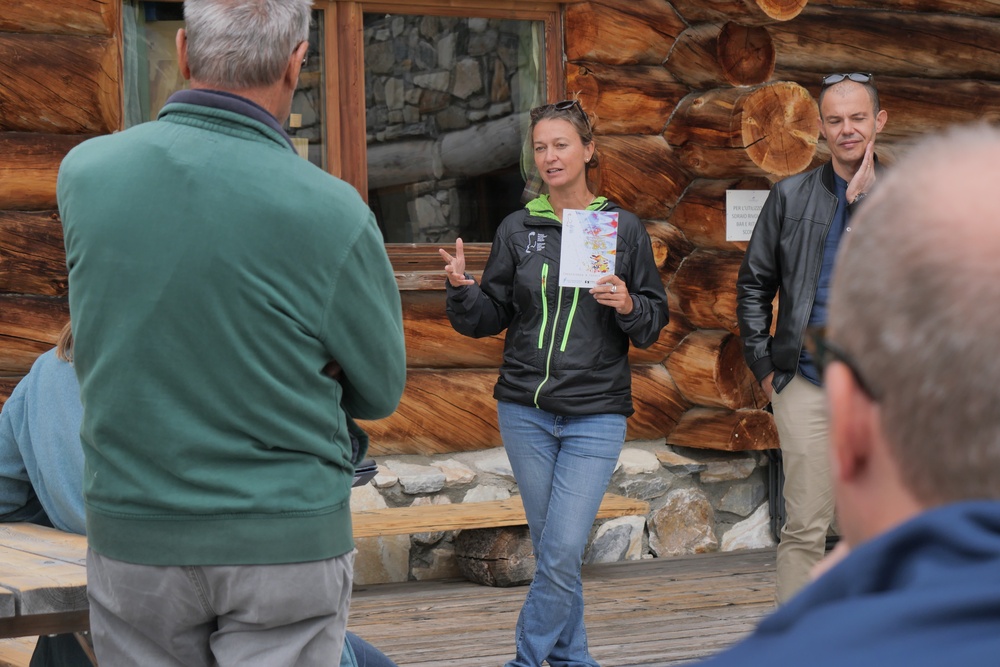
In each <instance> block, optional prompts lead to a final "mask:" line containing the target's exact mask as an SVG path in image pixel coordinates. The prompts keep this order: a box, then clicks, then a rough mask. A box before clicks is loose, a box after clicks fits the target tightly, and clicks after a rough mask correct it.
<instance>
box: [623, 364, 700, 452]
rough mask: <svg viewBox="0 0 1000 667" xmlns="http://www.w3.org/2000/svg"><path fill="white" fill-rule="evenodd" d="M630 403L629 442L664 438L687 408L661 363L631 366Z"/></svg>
mask: <svg viewBox="0 0 1000 667" xmlns="http://www.w3.org/2000/svg"><path fill="white" fill-rule="evenodd" d="M632 404H633V405H634V406H635V414H634V415H632V416H631V417H629V420H628V435H627V437H628V439H629V440H656V439H659V438H662V437H664V436H666V434H667V433H669V432H670V431H672V430H673V429H674V427H675V426H676V424H677V422H678V420H679V419H680V417H681V415H682V414H684V411H685V410H686V409H687V408H688V407H689V405H690V404H689V403H688V402H687V401H686V400H684V396H682V395H681V393H680V391H678V390H677V385H676V384H674V380H673V378H672V377H670V371H668V370H667V369H666V368H664V367H663V365H662V364H650V365H642V366H633V367H632Z"/></svg>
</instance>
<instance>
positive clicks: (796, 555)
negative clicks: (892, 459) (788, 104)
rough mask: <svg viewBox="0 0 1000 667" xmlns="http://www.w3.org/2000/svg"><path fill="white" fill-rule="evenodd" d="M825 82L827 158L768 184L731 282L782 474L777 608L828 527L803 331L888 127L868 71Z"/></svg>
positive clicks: (817, 395) (870, 181) (820, 321)
mask: <svg viewBox="0 0 1000 667" xmlns="http://www.w3.org/2000/svg"><path fill="white" fill-rule="evenodd" d="M822 84H823V85H822V89H821V90H820V94H819V112H820V134H822V135H823V137H824V138H825V139H826V143H827V145H828V147H829V150H830V161H829V162H827V163H826V164H824V165H822V166H820V167H817V168H816V169H813V170H811V171H808V172H805V173H802V174H797V175H795V176H792V177H789V178H786V179H785V180H783V181H781V182H779V183H777V184H775V186H774V187H773V188H772V190H771V193H770V195H769V196H768V198H767V200H766V201H765V202H764V207H763V209H762V210H761V212H760V215H759V217H758V218H757V224H756V226H755V227H754V232H753V235H752V237H751V239H750V243H749V246H748V247H747V252H746V255H745V257H744V260H743V265H742V266H741V267H740V272H739V278H738V279H737V284H736V289H737V317H738V319H739V325H740V335H741V336H742V338H743V354H744V358H745V359H746V362H747V365H748V366H749V367H750V369H751V371H752V372H753V374H754V376H755V377H756V378H757V380H758V381H759V382H760V384H761V387H762V389H763V390H764V393H765V394H766V395H767V397H768V399H769V400H770V401H771V406H772V409H773V411H774V418H775V423H776V425H777V428H778V440H779V444H780V446H781V454H782V460H783V466H784V473H785V482H784V499H785V524H784V526H783V527H782V530H781V539H780V542H779V544H778V556H777V558H778V566H777V568H778V582H777V594H776V598H777V600H778V602H785V601H787V600H788V599H790V598H791V597H792V596H793V595H794V594H795V592H796V591H798V590H799V589H800V588H801V587H802V586H803V585H805V583H806V582H807V581H808V579H809V570H810V569H811V568H812V567H813V566H814V565H815V564H816V563H817V562H818V561H819V560H820V559H821V558H822V557H823V554H824V553H825V548H826V536H827V532H828V531H829V529H830V526H831V525H832V523H833V520H834V504H833V491H832V487H831V483H830V470H829V466H828V464H827V459H826V449H827V440H828V427H827V417H826V406H825V404H824V401H823V391H822V387H821V382H820V377H819V373H818V372H817V370H816V365H815V362H814V360H813V358H812V357H811V355H810V354H809V353H808V351H806V350H804V348H803V345H804V341H805V333H806V328H807V327H816V326H822V325H824V324H825V323H826V314H827V301H828V296H829V291H830V281H831V279H832V276H833V268H834V259H835V257H836V254H837V248H838V247H839V245H840V242H841V240H842V239H844V238H845V237H846V236H847V235H848V234H849V233H850V232H851V229H852V226H851V222H850V220H851V216H852V214H853V213H854V211H855V209H856V207H857V205H858V204H859V203H860V202H861V201H862V200H863V199H864V198H865V197H866V196H867V195H868V194H869V192H870V191H871V190H872V188H873V186H874V185H875V182H876V176H877V174H878V172H879V170H878V166H877V159H876V157H875V137H876V135H877V134H878V133H879V132H880V131H881V130H882V128H883V127H884V126H885V121H886V112H885V110H884V109H881V108H880V105H879V98H878V90H877V89H876V87H875V81H874V78H873V77H872V75H871V74H866V73H860V72H854V73H850V74H830V75H828V76H826V77H824V78H823V81H822ZM776 294H777V295H778V296H779V298H778V321H777V327H776V328H775V331H774V335H773V336H772V334H771V323H772V320H773V317H774V312H773V306H772V304H773V301H774V297H775V295H776Z"/></svg>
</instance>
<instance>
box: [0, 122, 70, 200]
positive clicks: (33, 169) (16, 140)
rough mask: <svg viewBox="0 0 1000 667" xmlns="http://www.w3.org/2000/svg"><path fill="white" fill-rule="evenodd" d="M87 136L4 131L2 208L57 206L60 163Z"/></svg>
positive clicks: (1, 141)
mask: <svg viewBox="0 0 1000 667" xmlns="http://www.w3.org/2000/svg"><path fill="white" fill-rule="evenodd" d="M88 138H89V137H87V136H79V135H67V134H26V133H22V132H0V209H20V210H39V209H46V210H48V209H53V208H55V207H56V176H57V175H58V174H59V164H60V163H61V162H62V159H63V158H64V157H66V153H68V152H69V151H70V150H71V149H72V148H73V147H74V146H76V145H77V144H79V143H81V142H83V141H84V140H85V139H88Z"/></svg>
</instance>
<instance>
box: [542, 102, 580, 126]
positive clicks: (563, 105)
mask: <svg viewBox="0 0 1000 667" xmlns="http://www.w3.org/2000/svg"><path fill="white" fill-rule="evenodd" d="M574 107H575V108H576V110H577V111H579V112H580V117H581V118H583V119H584V120H585V121H587V124H588V125H589V124H590V119H589V118H587V114H586V113H585V112H584V111H583V107H582V106H580V102H579V101H577V100H563V101H562V102H553V103H552V104H543V105H542V106H540V107H535V108H534V109H532V110H531V111H530V112H528V115H529V116H530V117H531V122H532V123H534V122H536V121H537V120H538V119H540V118H541V117H542V116H544V115H545V114H546V113H548V112H550V111H570V110H572V109H573V108H574Z"/></svg>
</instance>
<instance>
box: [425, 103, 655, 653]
mask: <svg viewBox="0 0 1000 667" xmlns="http://www.w3.org/2000/svg"><path fill="white" fill-rule="evenodd" d="M530 118H531V128H530V132H531V135H530V136H531V144H530V145H531V149H532V151H533V154H534V164H535V166H536V167H537V169H538V172H539V174H540V176H541V179H542V181H543V182H544V183H545V185H546V186H547V187H548V194H544V195H541V196H539V197H536V198H535V199H532V200H531V201H530V202H528V204H527V205H526V206H525V207H524V208H523V209H521V210H518V211H516V212H514V213H512V214H510V215H509V216H507V217H506V218H505V219H504V221H503V222H502V223H501V224H500V227H499V229H498V230H497V232H496V237H495V239H494V241H493V246H492V249H491V252H490V256H489V259H488V261H487V264H486V268H485V271H484V272H483V276H482V282H481V284H477V283H476V282H475V281H474V280H473V279H472V278H471V277H470V276H469V275H467V274H466V272H465V256H464V250H463V244H462V241H461V239H458V240H457V241H456V248H455V255H454V256H452V255H451V254H449V253H448V252H447V251H445V250H444V249H441V251H440V252H441V256H442V257H443V258H444V260H445V261H446V262H447V265H446V267H445V271H446V272H447V281H446V282H447V295H448V296H447V312H448V318H449V320H450V321H451V323H452V326H454V328H455V329H456V330H457V331H458V332H459V333H462V334H464V335H467V336H473V337H482V336H492V335H495V334H498V333H500V332H501V331H504V330H506V332H507V333H506V337H505V344H504V355H503V364H502V365H501V367H500V377H499V379H498V381H497V383H496V387H495V388H494V392H493V395H494V397H495V398H496V399H497V415H498V421H499V425H500V433H501V436H502V438H503V444H504V449H505V450H506V452H507V454H508V457H509V459H510V464H511V468H512V469H513V472H514V477H515V480H516V481H517V485H518V490H519V492H520V494H521V498H522V499H523V501H524V509H525V514H526V516H527V519H528V530H529V533H530V535H531V542H532V547H533V549H534V553H535V558H536V570H535V576H534V578H533V580H532V582H531V586H530V588H529V590H528V594H527V597H526V599H525V602H524V605H523V606H522V608H521V613H520V616H519V617H518V621H517V628H516V631H515V652H516V655H515V657H514V659H513V660H511V661H510V662H508V663H507V665H508V667H538V666H540V665H541V664H542V661H544V660H547V661H548V664H549V665H552V667H569V666H570V665H572V666H573V667H582V666H596V665H597V663H596V662H595V661H594V659H593V658H592V657H591V655H590V652H589V649H588V648H587V634H586V630H585V628H584V622H583V584H582V580H581V577H580V568H581V564H582V561H583V553H584V549H585V548H586V546H587V540H588V538H589V536H590V531H591V528H592V527H593V525H594V520H595V517H596V514H597V509H598V507H599V506H600V503H601V499H602V497H603V495H604V492H605V491H606V490H607V486H608V482H609V481H610V479H611V474H612V473H613V472H614V469H615V465H616V463H617V461H618V456H619V453H620V452H621V448H622V444H623V443H624V440H625V420H626V418H627V417H628V416H629V415H631V414H632V412H633V407H632V394H631V372H630V369H629V364H628V349H629V344H630V342H631V344H632V345H635V346H637V347H648V346H649V345H652V344H653V343H654V342H656V340H657V338H658V337H659V334H660V330H661V329H662V328H663V327H664V326H665V325H666V324H667V319H668V310H667V296H666V293H665V291H664V288H663V281H662V279H661V277H660V273H659V270H658V269H657V266H656V262H655V260H654V259H653V251H652V246H651V244H650V240H649V236H648V234H647V233H646V229H645V227H643V224H642V222H641V221H640V220H639V218H637V217H636V216H635V215H634V214H632V213H630V212H628V211H625V210H623V209H621V208H620V207H619V206H617V205H616V204H614V203H612V202H610V201H608V200H607V199H606V198H605V197H598V196H595V195H594V193H593V192H591V190H590V187H589V184H588V182H587V170H588V169H590V168H591V167H594V166H596V162H597V155H596V153H595V148H596V147H595V143H594V137H593V131H592V129H591V126H590V119H589V118H588V116H587V114H586V112H585V111H584V110H583V108H582V107H581V106H580V104H579V102H578V101H575V100H567V101H564V102H558V103H555V104H548V105H545V106H541V107H537V108H535V109H532V110H531V113H530ZM567 209H577V210H579V209H586V210H591V211H607V212H614V213H617V214H618V231H617V244H616V254H615V264H614V273H613V274H612V275H606V276H603V277H601V278H600V279H599V280H598V281H597V284H596V285H595V286H594V287H593V288H591V289H589V290H588V289H584V288H577V287H561V286H560V285H559V271H560V248H561V245H560V242H561V238H562V237H561V232H562V221H563V213H564V211H565V210H567Z"/></svg>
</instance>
